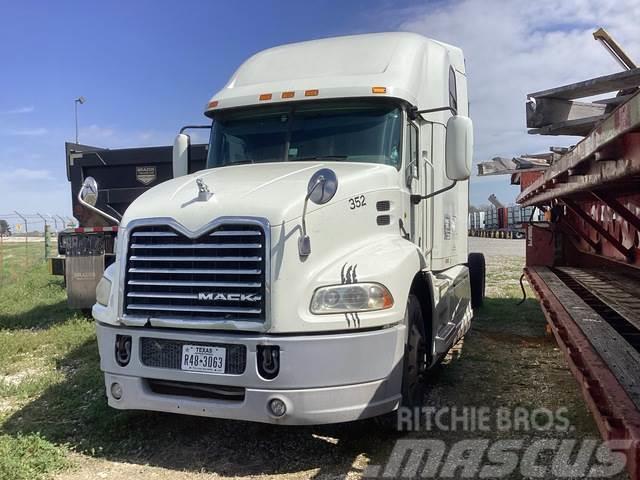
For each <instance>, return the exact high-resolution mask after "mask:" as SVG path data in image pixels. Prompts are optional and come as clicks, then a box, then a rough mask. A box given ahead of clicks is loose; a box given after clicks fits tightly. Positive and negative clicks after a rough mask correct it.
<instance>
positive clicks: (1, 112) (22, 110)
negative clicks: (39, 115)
mask: <svg viewBox="0 0 640 480" xmlns="http://www.w3.org/2000/svg"><path fill="white" fill-rule="evenodd" d="M34 110H35V108H34V107H33V106H31V105H29V106H24V107H16V108H10V109H9V110H0V115H13V114H16V113H31V112H33V111H34Z"/></svg>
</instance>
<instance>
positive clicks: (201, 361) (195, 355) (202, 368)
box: [182, 345, 227, 373]
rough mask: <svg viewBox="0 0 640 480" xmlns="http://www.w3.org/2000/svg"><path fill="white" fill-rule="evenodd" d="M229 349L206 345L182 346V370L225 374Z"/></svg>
mask: <svg viewBox="0 0 640 480" xmlns="http://www.w3.org/2000/svg"><path fill="white" fill-rule="evenodd" d="M226 358H227V349H226V348H223V347H208V346H206V345H183V346H182V370H190V371H193V372H206V373H224V365H225V361H226Z"/></svg>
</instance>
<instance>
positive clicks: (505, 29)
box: [387, 0, 640, 202]
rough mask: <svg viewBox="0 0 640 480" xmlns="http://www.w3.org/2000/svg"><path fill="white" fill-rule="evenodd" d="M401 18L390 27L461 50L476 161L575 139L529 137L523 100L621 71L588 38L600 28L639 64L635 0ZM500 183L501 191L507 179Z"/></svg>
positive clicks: (540, 2)
mask: <svg viewBox="0 0 640 480" xmlns="http://www.w3.org/2000/svg"><path fill="white" fill-rule="evenodd" d="M388 13H389V14H390V12H388ZM394 13H395V15H394V17H395V18H398V12H397V11H395V12H394ZM394 17H389V15H387V18H394ZM400 17H401V18H403V19H404V20H401V21H400V22H399V24H395V25H393V28H397V29H399V30H405V31H413V32H417V33H421V34H423V35H425V36H428V37H431V38H434V39H437V40H441V41H444V42H447V43H451V44H453V45H456V46H460V47H461V48H462V49H463V50H464V52H465V57H466V61H467V74H468V78H469V96H470V103H471V117H472V118H473V120H474V126H475V138H476V149H475V159H476V161H483V160H488V159H490V158H491V157H494V156H496V155H502V156H515V155H519V154H523V153H535V152H538V151H546V150H548V147H549V146H552V145H558V146H562V145H570V144H573V143H575V142H576V141H577V140H579V138H576V137H541V136H533V135H528V134H527V133H526V125H525V100H526V94H527V93H531V92H535V91H539V90H543V89H546V88H551V87H556V86H560V85H563V84H566V83H572V82H577V81H581V80H586V79H588V78H591V77H595V76H599V75H606V74H611V73H615V72H616V71H619V70H620V67H619V66H618V65H617V63H615V61H614V60H613V59H612V58H611V57H610V56H609V54H608V53H607V52H606V51H605V50H604V48H602V46H601V45H600V44H599V43H597V42H596V41H595V40H594V39H593V36H592V32H593V31H594V30H596V29H597V28H598V27H600V26H602V27H605V28H606V29H607V30H608V32H609V33H610V34H611V35H612V36H613V37H614V38H615V39H616V40H617V41H618V42H619V43H620V44H621V45H622V47H623V48H624V49H625V51H626V52H627V53H628V54H629V55H630V56H631V58H635V59H636V61H640V36H638V34H637V19H638V18H640V2H638V0H618V1H615V2H614V1H612V0H602V1H599V0H585V1H583V0H565V1H562V0H537V1H536V2H530V1H528V0H513V1H509V2H504V1H502V0H463V1H458V2H452V3H444V4H438V5H435V6H434V5H433V4H425V5H424V6H420V7H412V8H409V9H406V10H404V11H402V12H401V14H400ZM502 178H503V180H504V184H505V187H506V185H507V184H508V183H509V179H508V177H502ZM478 190H480V189H478ZM473 191H474V188H473V184H472V192H473ZM505 191H506V190H505ZM475 196H476V195H475V194H474V197H475ZM510 200H511V199H510ZM474 201H477V202H482V201H484V199H483V198H474Z"/></svg>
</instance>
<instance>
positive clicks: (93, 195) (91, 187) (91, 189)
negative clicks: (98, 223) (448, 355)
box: [80, 177, 98, 207]
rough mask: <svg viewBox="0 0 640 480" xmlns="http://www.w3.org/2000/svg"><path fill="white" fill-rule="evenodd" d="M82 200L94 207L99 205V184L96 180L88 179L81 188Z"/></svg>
mask: <svg viewBox="0 0 640 480" xmlns="http://www.w3.org/2000/svg"><path fill="white" fill-rule="evenodd" d="M80 198H81V199H82V200H83V201H84V202H86V203H88V204H89V205H91V206H92V207H95V206H96V203H98V182H96V179H95V178H93V177H87V178H85V179H84V182H83V183H82V188H80Z"/></svg>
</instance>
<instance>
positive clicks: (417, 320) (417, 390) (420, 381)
mask: <svg viewBox="0 0 640 480" xmlns="http://www.w3.org/2000/svg"><path fill="white" fill-rule="evenodd" d="M407 329H408V333H407V343H406V344H405V347H404V365H403V370H402V402H401V406H402V407H409V408H413V407H422V404H423V403H424V396H425V392H426V387H425V375H426V372H427V366H428V363H427V355H428V352H427V343H426V340H425V331H424V319H423V317H422V307H421V306H420V301H419V300H418V297H416V296H415V295H409V300H408V302H407Z"/></svg>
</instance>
